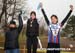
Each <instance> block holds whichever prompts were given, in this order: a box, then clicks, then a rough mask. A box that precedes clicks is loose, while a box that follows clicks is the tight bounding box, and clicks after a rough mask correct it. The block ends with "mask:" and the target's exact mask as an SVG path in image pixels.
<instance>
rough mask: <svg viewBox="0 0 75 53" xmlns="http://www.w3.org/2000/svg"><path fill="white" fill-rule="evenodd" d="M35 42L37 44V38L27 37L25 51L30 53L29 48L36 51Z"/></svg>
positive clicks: (34, 52)
mask: <svg viewBox="0 0 75 53" xmlns="http://www.w3.org/2000/svg"><path fill="white" fill-rule="evenodd" d="M37 44H38V39H37V38H36V37H32V38H31V37H30V38H27V53H31V48H33V52H32V53H36V52H37Z"/></svg>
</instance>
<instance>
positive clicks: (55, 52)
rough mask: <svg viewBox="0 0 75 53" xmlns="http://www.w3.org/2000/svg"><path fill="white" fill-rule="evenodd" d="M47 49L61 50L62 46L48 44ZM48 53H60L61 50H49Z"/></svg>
mask: <svg viewBox="0 0 75 53" xmlns="http://www.w3.org/2000/svg"><path fill="white" fill-rule="evenodd" d="M47 48H55V49H56V48H60V44H56V43H48V46H47ZM47 53H60V50H47Z"/></svg>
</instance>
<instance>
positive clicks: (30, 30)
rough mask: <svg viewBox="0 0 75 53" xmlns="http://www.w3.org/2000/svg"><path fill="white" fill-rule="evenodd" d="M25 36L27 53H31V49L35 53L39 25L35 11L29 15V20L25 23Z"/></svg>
mask: <svg viewBox="0 0 75 53" xmlns="http://www.w3.org/2000/svg"><path fill="white" fill-rule="evenodd" d="M26 36H27V53H31V48H33V53H36V52H37V45H38V39H37V36H39V24H38V21H37V19H36V13H35V11H32V12H31V13H30V19H28V21H27V30H26ZM32 46H33V47H32Z"/></svg>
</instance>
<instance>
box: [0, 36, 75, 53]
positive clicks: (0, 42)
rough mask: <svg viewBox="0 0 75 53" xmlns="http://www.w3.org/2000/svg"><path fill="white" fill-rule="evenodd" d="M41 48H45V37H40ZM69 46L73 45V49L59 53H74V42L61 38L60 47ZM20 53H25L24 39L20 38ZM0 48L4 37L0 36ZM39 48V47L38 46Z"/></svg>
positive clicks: (2, 51) (43, 52) (0, 50)
mask: <svg viewBox="0 0 75 53" xmlns="http://www.w3.org/2000/svg"><path fill="white" fill-rule="evenodd" d="M40 39H41V42H42V45H43V48H47V36H40ZM69 44H73V48H71V50H70V51H61V53H75V41H71V40H68V39H65V38H61V47H62V48H70V47H69ZM19 45H20V53H26V37H25V36H21V35H20V38H19ZM0 47H4V36H0ZM38 48H39V45H38ZM0 53H4V50H3V49H0ZM37 53H46V50H39V49H38V50H37Z"/></svg>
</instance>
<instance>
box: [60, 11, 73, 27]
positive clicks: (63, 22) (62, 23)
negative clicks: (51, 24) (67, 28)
mask: <svg viewBox="0 0 75 53" xmlns="http://www.w3.org/2000/svg"><path fill="white" fill-rule="evenodd" d="M71 13H72V10H70V11H69V13H68V14H67V16H66V17H65V18H64V20H63V21H62V22H61V27H62V26H63V25H64V24H65V22H66V21H67V19H68V18H69V16H70V15H71Z"/></svg>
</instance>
